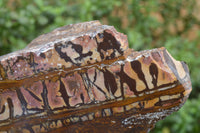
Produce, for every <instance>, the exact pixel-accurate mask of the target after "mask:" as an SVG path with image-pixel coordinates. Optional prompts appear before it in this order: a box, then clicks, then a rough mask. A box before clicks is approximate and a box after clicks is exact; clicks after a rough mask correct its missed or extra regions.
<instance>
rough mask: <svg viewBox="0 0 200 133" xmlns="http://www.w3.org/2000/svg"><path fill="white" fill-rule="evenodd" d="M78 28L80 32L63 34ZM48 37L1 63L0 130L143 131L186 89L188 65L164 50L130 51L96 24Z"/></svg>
mask: <svg viewBox="0 0 200 133" xmlns="http://www.w3.org/2000/svg"><path fill="white" fill-rule="evenodd" d="M77 26H80V27H82V29H83V30H84V33H85V34H83V33H82V32H83V31H82V30H80V31H76V30H74V31H75V33H76V32H77V33H76V34H75V35H73V36H70V35H68V34H69V33H68V32H69V31H72V30H71V29H73V28H74V27H75V28H77ZM88 26H89V27H88ZM85 27H86V28H85ZM80 29H81V28H80ZM58 33H59V34H58ZM61 33H62V34H61ZM80 33H81V34H80ZM52 34H53V35H55V37H54V36H53V35H52ZM52 34H50V33H49V34H47V35H46V36H42V37H43V38H48V37H49V36H50V37H49V39H50V40H51V42H48V40H47V42H45V44H42V42H41V40H40V38H41V37H39V38H38V39H36V40H34V41H33V42H32V43H31V44H30V45H29V46H28V47H27V48H26V49H25V50H22V51H18V52H16V53H11V54H9V55H7V56H2V57H0V132H31V133H32V132H55V131H60V132H63V131H66V132H77V131H79V132H83V131H86V132H87V130H89V129H90V131H92V130H94V128H96V127H99V128H101V127H103V129H104V130H107V131H126V130H127V131H128V130H130V129H132V128H133V126H134V125H140V127H142V126H143V124H144V123H146V122H147V121H145V120H144V119H143V117H145V119H146V120H148V119H149V121H148V122H149V123H148V125H149V126H147V127H143V130H147V129H148V128H150V127H151V126H152V125H154V123H155V122H156V121H157V120H159V119H161V118H162V117H165V116H167V115H168V114H170V113H171V112H172V111H176V110H178V109H179V108H180V106H181V105H182V104H183V103H184V102H185V100H186V99H187V97H188V95H189V93H190V91H191V82H190V77H189V70H188V68H187V65H186V64H185V63H184V62H179V61H176V60H174V59H173V58H172V57H171V56H170V54H169V53H168V52H167V50H166V49H165V48H160V49H153V50H148V51H141V52H136V51H133V50H131V49H129V48H128V43H127V39H126V36H125V35H123V34H121V33H118V32H116V30H115V29H114V28H113V27H110V26H102V25H100V24H99V23H98V22H88V23H83V24H75V25H74V26H70V27H64V28H63V29H61V28H60V29H57V30H55V31H53V33H52ZM64 34H67V35H68V36H67V37H66V36H64ZM56 35H58V36H56ZM60 35H62V36H60ZM53 37H54V38H53ZM64 37H65V38H64ZM59 39H60V40H59ZM58 40H59V41H58ZM45 41H46V40H45ZM33 44H34V45H33ZM41 44H42V45H41ZM161 111H163V112H164V111H165V112H166V113H164V114H162V113H160V114H159V113H158V112H161ZM146 113H149V116H151V117H148V118H147V116H145V114H146ZM155 113H156V114H155ZM139 114H141V115H139ZM155 115H157V116H158V117H155ZM105 120H106V121H105ZM133 121H136V122H135V123H134V122H133ZM91 123H92V124H91ZM99 131H101V130H99Z"/></svg>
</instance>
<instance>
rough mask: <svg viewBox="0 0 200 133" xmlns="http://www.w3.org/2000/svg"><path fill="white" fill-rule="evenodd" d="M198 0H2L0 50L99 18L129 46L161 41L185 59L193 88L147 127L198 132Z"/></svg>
mask: <svg viewBox="0 0 200 133" xmlns="http://www.w3.org/2000/svg"><path fill="white" fill-rule="evenodd" d="M199 8H200V2H199V1H198V0H176V1H175V0H157V1H155V0H148V1H147V0H123V1H122V0H62V1H54V0H26V1H21V0H1V1H0V55H4V54H7V53H9V52H12V51H16V50H19V49H22V48H24V47H25V46H26V45H27V44H28V43H29V42H30V41H31V40H33V39H34V38H36V37H37V36H38V35H41V34H44V33H47V32H50V31H51V30H53V29H55V28H57V27H60V26H64V25H67V24H72V23H78V22H84V21H90V20H100V21H101V22H102V23H103V24H108V25H113V26H115V28H116V29H117V30H118V31H120V32H123V33H125V34H126V35H127V36H128V40H129V45H130V47H132V48H134V49H136V50H144V49H150V48H155V47H163V46H164V47H166V48H167V49H168V51H169V52H170V53H171V54H172V56H173V57H175V58H176V59H177V60H183V61H185V62H187V64H188V65H189V68H190V71H191V79H192V84H193V91H192V94H191V96H190V99H189V100H188V101H187V102H186V104H185V105H184V107H183V108H182V109H181V110H180V111H179V112H177V113H174V114H173V115H171V116H169V117H167V118H166V119H165V120H164V121H160V122H159V123H157V125H156V128H155V129H154V130H153V131H152V133H176V132H178V133H191V132H192V133H198V132H200V126H199V125H200V113H199V112H200V93H199V92H200V82H199V80H200V71H199V67H200V52H199V51H200V25H199V24H200V9H199Z"/></svg>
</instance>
